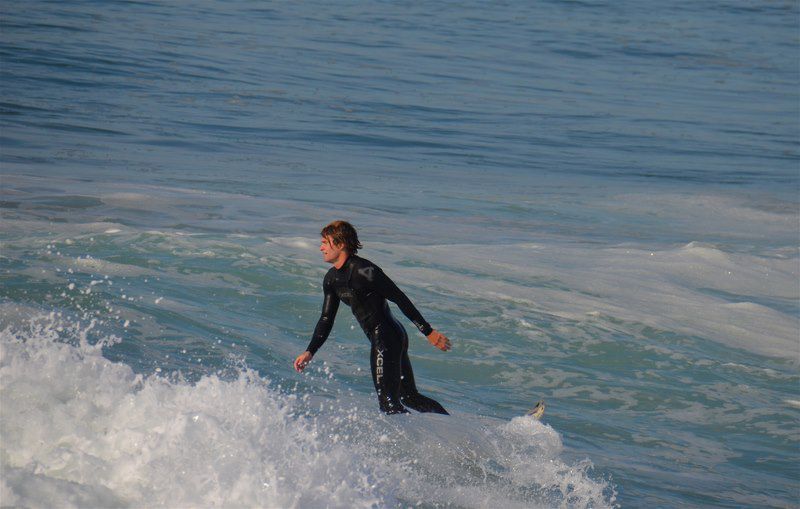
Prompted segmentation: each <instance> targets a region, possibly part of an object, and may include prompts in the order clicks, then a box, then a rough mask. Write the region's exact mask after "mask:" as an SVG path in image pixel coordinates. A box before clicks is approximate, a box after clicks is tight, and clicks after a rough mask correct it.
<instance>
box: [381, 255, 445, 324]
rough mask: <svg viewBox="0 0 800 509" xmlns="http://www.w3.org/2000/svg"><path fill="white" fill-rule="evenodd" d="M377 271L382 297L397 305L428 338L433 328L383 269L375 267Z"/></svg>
mask: <svg viewBox="0 0 800 509" xmlns="http://www.w3.org/2000/svg"><path fill="white" fill-rule="evenodd" d="M375 269H376V270H375V281H374V284H375V289H376V290H378V292H380V294H381V295H383V296H384V297H386V298H387V299H389V300H390V301H392V302H394V303H395V304H397V307H399V308H400V311H402V312H403V314H404V315H406V317H407V318H408V319H409V320H411V321H412V322H414V325H416V326H417V329H419V331H420V332H421V333H422V334H423V335H425V336H427V335H428V334H430V333H431V331H433V328H432V327H431V326H430V324H429V323H428V322H426V321H425V319H424V318H423V317H422V314H421V313H420V312H419V311H417V308H416V307H414V304H412V302H411V300H409V298H408V297H406V294H405V293H403V291H402V290H400V288H398V287H397V285H396V284H394V281H392V280H391V279H390V278H389V276H387V275H386V274H384V273H383V271H382V270H381V269H379V268H377V267H375Z"/></svg>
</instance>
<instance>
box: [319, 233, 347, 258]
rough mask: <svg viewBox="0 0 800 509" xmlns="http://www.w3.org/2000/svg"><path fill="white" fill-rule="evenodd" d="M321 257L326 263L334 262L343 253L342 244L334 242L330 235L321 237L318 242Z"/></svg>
mask: <svg viewBox="0 0 800 509" xmlns="http://www.w3.org/2000/svg"><path fill="white" fill-rule="evenodd" d="M319 250H320V251H321V252H322V258H323V259H324V260H325V261H326V262H328V263H334V262H335V261H336V260H338V259H339V257H340V256H342V254H343V253H344V244H335V243H334V242H333V239H332V238H330V237H322V239H321V240H320V242H319Z"/></svg>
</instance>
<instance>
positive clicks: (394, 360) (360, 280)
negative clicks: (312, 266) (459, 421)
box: [308, 255, 447, 414]
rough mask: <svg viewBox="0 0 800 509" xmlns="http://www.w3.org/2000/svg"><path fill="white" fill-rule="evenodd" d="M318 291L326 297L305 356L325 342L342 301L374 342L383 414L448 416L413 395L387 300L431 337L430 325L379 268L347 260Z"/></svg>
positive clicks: (401, 335)
mask: <svg viewBox="0 0 800 509" xmlns="http://www.w3.org/2000/svg"><path fill="white" fill-rule="evenodd" d="M322 288H323V291H324V292H325V300H324V302H323V304H322V316H320V317H319V321H318V322H317V326H316V328H315V329H314V337H313V338H312V339H311V342H310V343H309V345H308V351H309V352H311V353H312V354H316V353H317V350H319V347H321V346H322V344H323V343H324V342H325V340H326V339H327V338H328V334H330V332H331V328H332V327H333V320H334V319H335V318H336V311H337V310H338V309H339V301H342V302H344V303H345V304H347V305H348V306H350V307H351V308H352V310H353V315H354V316H355V317H356V320H358V323H359V325H361V328H362V329H363V330H364V332H365V333H366V335H367V337H368V338H369V340H370V342H371V343H372V349H371V351H370V367H371V368H372V381H373V383H374V384H375V390H376V391H377V392H378V401H379V402H380V406H381V410H382V411H384V412H386V413H387V414H395V413H400V412H407V410H406V409H405V408H404V406H403V405H405V406H407V407H409V408H412V409H414V410H417V411H419V412H436V413H440V414H447V411H446V410H445V409H444V408H443V407H442V405H440V404H439V403H437V402H436V401H434V400H433V399H431V398H428V397H427V396H423V395H422V394H420V393H419V392H417V387H416V385H415V384H414V373H413V372H412V371H411V362H410V361H409V360H408V336H407V335H406V331H405V329H404V328H403V326H402V325H401V324H400V322H398V321H397V320H396V319H395V318H394V316H392V312H391V311H390V310H389V304H388V303H387V302H386V299H389V300H390V301H392V302H394V303H395V304H397V305H398V307H400V310H401V311H402V312H403V314H404V315H406V316H407V317H408V319H409V320H411V321H412V322H414V325H416V326H417V328H418V329H419V330H420V332H422V333H423V334H424V335H426V336H427V335H428V334H430V333H431V330H432V329H431V326H430V325H429V324H428V322H426V321H425V319H424V318H422V315H421V314H420V312H419V311H417V308H415V307H414V304H412V303H411V301H410V300H409V299H408V297H406V295H405V294H404V293H403V292H402V291H401V290H400V289H399V288H398V287H397V285H395V284H394V282H393V281H392V280H391V279H389V277H388V276H386V274H384V273H383V271H382V270H381V269H380V267H378V266H377V265H375V264H374V263H372V262H370V261H369V260H365V259H364V258H361V257H359V256H355V255H351V256H350V257H348V258H347V261H346V262H345V263H344V265H343V266H342V268H341V269H337V268H336V267H331V269H330V270H329V271H328V273H327V274H325V279H324V280H323V283H322Z"/></svg>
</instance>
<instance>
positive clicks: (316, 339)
mask: <svg viewBox="0 0 800 509" xmlns="http://www.w3.org/2000/svg"><path fill="white" fill-rule="evenodd" d="M322 291H323V293H324V295H325V297H324V299H323V301H322V314H321V315H320V317H319V320H317V326H316V327H314V335H313V336H312V337H311V342H310V343H309V344H308V348H306V351H305V352H303V353H301V354H300V355H298V356H297V359H295V361H294V369H295V370H296V371H297V372H298V373H299V372H301V371H303V369H305V367H306V364H308V363H309V362H311V359H312V358H313V357H314V354H316V353H317V350H319V348H320V347H321V346H322V344H323V343H325V340H326V339H328V335H329V334H330V333H331V329H332V328H333V321H334V319H336V311H338V310H339V297H338V296H337V295H336V292H335V291H334V289H333V281H332V280H331V274H330V272H329V273H328V274H326V275H325V279H324V280H323V282H322Z"/></svg>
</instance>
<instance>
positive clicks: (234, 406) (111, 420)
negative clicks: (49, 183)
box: [0, 315, 611, 508]
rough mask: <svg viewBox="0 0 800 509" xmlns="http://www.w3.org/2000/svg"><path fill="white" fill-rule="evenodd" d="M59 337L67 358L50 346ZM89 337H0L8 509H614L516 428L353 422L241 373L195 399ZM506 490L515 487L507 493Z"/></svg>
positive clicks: (544, 440) (531, 426)
mask: <svg viewBox="0 0 800 509" xmlns="http://www.w3.org/2000/svg"><path fill="white" fill-rule="evenodd" d="M17 323H18V324H19V322H17ZM64 325H66V329H67V333H68V334H67V335H68V336H70V337H72V338H73V340H74V342H73V343H72V344H67V343H64V342H62V341H61V340H59V339H58V336H59V333H58V332H57V330H58V329H62V330H65V327H63V326H64ZM91 332H92V328H91V326H89V327H81V326H80V325H76V324H71V325H70V324H62V323H59V322H58V320H57V318H55V316H54V315H50V316H47V317H38V318H36V319H32V320H29V321H28V322H27V325H26V330H24V331H20V330H19V328H18V327H17V328H11V327H7V328H6V329H5V330H4V331H3V332H2V333H0V395H1V396H2V401H3V412H2V413H1V414H0V433H2V436H0V441H2V444H3V448H2V453H0V467H2V471H3V473H4V476H3V480H2V483H0V496H2V500H3V503H4V504H13V505H18V506H23V507H47V506H55V505H57V506H59V507H87V506H91V507H118V506H130V507H153V506H169V507H348V508H351V507H356V508H357V507H375V506H380V507H387V506H397V505H401V504H408V505H415V504H417V503H419V502H426V503H432V504H436V503H440V504H449V503H453V502H454V501H455V503H458V504H459V505H463V506H465V507H495V505H494V502H495V501H497V500H500V501H502V502H503V503H504V504H505V505H506V506H508V507H540V506H545V507H546V506H551V505H554V503H555V504H558V503H560V502H559V501H561V502H564V501H565V500H569V501H570V502H569V504H567V505H569V506H570V507H589V506H591V507H605V506H608V505H609V504H610V503H611V502H610V501H609V499H608V497H607V496H605V495H604V494H603V491H604V490H608V486H607V485H606V484H605V483H604V482H596V481H593V480H591V479H590V478H589V477H588V476H587V469H588V468H589V465H588V464H583V463H581V464H578V465H568V464H566V463H564V462H563V461H562V460H561V459H560V453H561V442H560V437H559V436H558V434H557V433H556V432H555V431H554V430H552V429H551V428H549V427H548V426H545V425H543V424H541V423H538V422H526V421H518V420H515V421H513V423H512V425H510V427H508V428H507V429H506V428H504V427H499V428H498V427H497V426H496V424H493V425H492V427H493V431H492V432H488V433H487V432H484V431H482V429H481V428H480V426H478V425H476V423H475V422H474V419H471V418H469V417H467V418H464V419H456V418H452V417H451V418H448V417H446V416H424V415H417V416H395V417H394V418H390V417H385V416H381V415H380V414H378V413H377V412H376V410H375V409H374V405H373V404H372V403H374V402H373V401H372V400H371V399H370V405H369V410H363V409H359V408H358V403H359V401H358V398H357V397H356V398H355V399H353V397H349V398H348V397H346V396H343V397H342V398H340V400H339V401H337V402H336V404H332V402H330V400H311V401H310V403H305V402H304V399H298V398H296V397H295V396H292V395H287V394H282V393H280V392H277V391H276V390H275V389H273V388H272V387H271V386H270V385H269V383H268V382H267V381H265V380H263V379H261V378H259V377H258V376H257V375H256V374H255V373H254V372H252V371H248V370H241V371H240V372H239V375H238V378H235V379H230V380H223V379H221V378H219V377H218V376H216V375H209V376H205V377H203V378H202V379H200V380H199V381H198V382H196V383H195V384H189V383H186V382H183V381H181V380H180V379H166V378H161V377H156V376H151V377H143V376H142V375H137V374H135V373H134V372H133V371H132V370H131V369H130V368H129V367H128V366H126V365H125V364H120V363H114V362H111V361H109V360H107V359H106V358H104V357H103V356H102V349H103V345H106V346H108V345H110V344H112V343H113V342H114V341H115V340H114V339H113V338H109V339H106V340H105V341H104V342H101V343H98V344H96V345H91V344H90V342H89V341H88V338H89V337H91ZM63 335H64V334H61V336H63ZM318 403H324V406H325V411H323V413H322V414H320V415H318V416H317V417H315V418H312V417H308V416H305V417H304V416H303V415H304V412H305V410H304V409H307V408H309V407H312V406H314V407H315V406H317V405H318ZM349 405H354V406H353V408H351V409H348V410H344V409H346V408H349ZM381 436H383V437H386V438H385V439H384V440H383V442H381V440H380V439H379V437H381ZM465 451H466V452H467V453H468V454H467V457H466V458H465V457H463V456H462V455H463V454H464V452H465ZM470 458H472V459H471V460H470ZM476 458H478V459H476ZM465 461H466V462H467V463H465ZM487 465H489V466H487ZM490 465H495V466H494V467H492V466H490ZM498 465H499V466H498ZM475 468H484V469H486V468H493V469H494V471H493V475H494V476H495V477H497V476H499V477H501V479H500V481H494V482H488V481H486V480H485V479H483V477H478V478H476V477H475V476H474V475H472V474H470V472H471V469H475ZM482 479H483V480H482ZM509 483H510V486H512V487H516V488H513V489H512V491H511V492H508V487H509ZM530 486H539V488H538V495H536V497H535V498H533V499H531V498H525V497H530V493H528V495H520V493H524V491H525V490H524V489H523V488H525V487H530ZM515 490H516V491H515ZM528 491H530V490H528Z"/></svg>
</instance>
